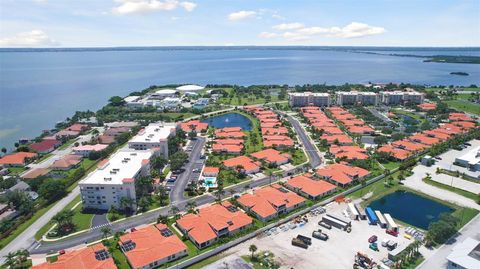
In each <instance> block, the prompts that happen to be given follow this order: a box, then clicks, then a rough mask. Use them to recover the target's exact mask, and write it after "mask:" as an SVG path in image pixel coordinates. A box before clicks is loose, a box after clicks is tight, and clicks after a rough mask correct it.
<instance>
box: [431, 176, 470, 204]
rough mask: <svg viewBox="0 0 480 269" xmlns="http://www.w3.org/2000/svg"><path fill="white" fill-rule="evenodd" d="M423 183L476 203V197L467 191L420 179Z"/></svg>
mask: <svg viewBox="0 0 480 269" xmlns="http://www.w3.org/2000/svg"><path fill="white" fill-rule="evenodd" d="M422 180H423V182H425V183H427V184H429V185H432V186H435V187H438V188H440V189H444V190H447V191H451V192H454V193H456V194H459V195H461V196H464V197H466V198H469V199H472V200H474V201H477V199H478V197H479V196H478V195H476V194H474V193H471V192H469V191H464V190H462V189H458V188H455V187H451V186H448V185H445V184H442V183H440V182H436V181H434V180H431V179H425V178H424V179H422Z"/></svg>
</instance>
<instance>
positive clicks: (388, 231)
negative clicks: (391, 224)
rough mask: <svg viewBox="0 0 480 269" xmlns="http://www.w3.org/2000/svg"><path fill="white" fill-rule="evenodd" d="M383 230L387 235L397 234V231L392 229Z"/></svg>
mask: <svg viewBox="0 0 480 269" xmlns="http://www.w3.org/2000/svg"><path fill="white" fill-rule="evenodd" d="M385 232H386V233H387V234H389V235H393V236H398V232H396V231H394V230H388V229H387V230H385Z"/></svg>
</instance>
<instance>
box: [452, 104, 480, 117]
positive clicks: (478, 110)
mask: <svg viewBox="0 0 480 269" xmlns="http://www.w3.org/2000/svg"><path fill="white" fill-rule="evenodd" d="M445 103H447V105H448V107H450V108H453V109H456V110H459V111H465V112H469V113H473V114H477V115H480V105H479V104H475V103H472V102H470V101H467V100H451V101H445Z"/></svg>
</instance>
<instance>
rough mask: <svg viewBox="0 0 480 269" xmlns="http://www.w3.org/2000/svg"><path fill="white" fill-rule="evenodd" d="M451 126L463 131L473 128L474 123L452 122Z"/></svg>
mask: <svg viewBox="0 0 480 269" xmlns="http://www.w3.org/2000/svg"><path fill="white" fill-rule="evenodd" d="M451 124H453V125H456V126H458V127H460V128H462V129H464V130H469V129H472V128H475V126H476V125H475V123H474V122H471V121H452V122H451Z"/></svg>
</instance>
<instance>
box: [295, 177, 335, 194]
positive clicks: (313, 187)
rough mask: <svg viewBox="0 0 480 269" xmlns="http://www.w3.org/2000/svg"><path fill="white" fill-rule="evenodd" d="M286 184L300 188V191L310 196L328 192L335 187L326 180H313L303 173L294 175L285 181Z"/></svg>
mask: <svg viewBox="0 0 480 269" xmlns="http://www.w3.org/2000/svg"><path fill="white" fill-rule="evenodd" d="M287 185H288V186H290V187H292V188H294V189H298V190H301V191H302V192H304V193H306V194H308V195H310V196H312V197H317V196H321V195H324V194H325V193H328V192H330V191H332V190H334V189H335V188H337V187H336V186H335V185H333V184H331V183H329V182H326V181H324V180H314V179H312V178H310V177H307V176H305V175H303V176H296V177H294V178H292V179H290V180H289V181H287Z"/></svg>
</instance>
